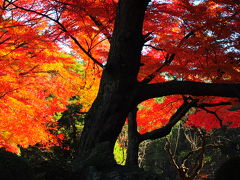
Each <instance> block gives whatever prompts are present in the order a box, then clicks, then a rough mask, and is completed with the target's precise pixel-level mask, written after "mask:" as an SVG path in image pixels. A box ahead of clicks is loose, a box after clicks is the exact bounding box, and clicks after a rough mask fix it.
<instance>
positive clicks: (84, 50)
mask: <svg viewBox="0 0 240 180" xmlns="http://www.w3.org/2000/svg"><path fill="white" fill-rule="evenodd" d="M7 2H8V3H9V4H11V5H13V6H14V7H16V8H18V9H21V10H24V11H27V12H32V13H35V14H38V15H40V16H42V17H45V18H47V19H49V20H51V21H53V22H55V23H56V24H57V25H59V26H60V28H61V30H62V31H63V32H65V33H67V34H68V35H69V37H70V38H71V39H72V40H73V41H74V43H75V44H76V45H77V46H78V47H79V48H80V49H81V50H82V51H83V52H84V53H85V54H86V55H87V56H88V57H89V58H90V59H91V60H92V61H93V62H94V63H96V64H97V65H99V66H100V67H101V68H103V65H102V64H101V63H100V62H99V61H98V60H96V59H95V58H94V57H93V56H92V55H91V53H90V52H88V51H87V50H86V49H85V48H84V47H83V46H82V45H81V44H80V42H79V41H78V40H77V39H76V38H75V37H74V36H73V35H71V34H69V32H68V30H67V29H66V27H65V26H64V25H63V24H62V23H60V22H59V20H57V19H54V18H52V17H50V16H48V15H47V14H43V13H40V12H37V11H35V10H32V9H26V8H24V7H21V6H18V5H16V4H14V3H13V2H10V1H8V0H7Z"/></svg>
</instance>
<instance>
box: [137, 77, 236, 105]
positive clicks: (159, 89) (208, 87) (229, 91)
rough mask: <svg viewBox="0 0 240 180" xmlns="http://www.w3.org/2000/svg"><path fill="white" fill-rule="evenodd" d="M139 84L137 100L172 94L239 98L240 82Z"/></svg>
mask: <svg viewBox="0 0 240 180" xmlns="http://www.w3.org/2000/svg"><path fill="white" fill-rule="evenodd" d="M139 86H140V87H139V88H138V92H137V93H138V102H142V101H144V100H147V99H150V98H155V97H162V96H168V95H174V94H181V95H184V94H188V95H193V96H219V97H235V98H236V97H237V98H240V84H218V83H203V82H193V81H168V82H163V83H154V84H141V85H139Z"/></svg>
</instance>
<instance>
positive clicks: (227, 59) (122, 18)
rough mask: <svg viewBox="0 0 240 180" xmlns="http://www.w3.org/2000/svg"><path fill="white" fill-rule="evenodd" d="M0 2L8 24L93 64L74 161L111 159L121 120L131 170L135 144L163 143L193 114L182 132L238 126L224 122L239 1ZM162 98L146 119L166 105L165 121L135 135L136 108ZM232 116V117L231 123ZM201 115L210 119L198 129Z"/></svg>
mask: <svg viewBox="0 0 240 180" xmlns="http://www.w3.org/2000/svg"><path fill="white" fill-rule="evenodd" d="M2 2H3V8H4V9H8V10H9V11H11V13H12V14H13V16H14V17H15V18H17V17H22V21H23V22H24V23H27V22H35V23H36V28H40V29H39V32H41V34H44V35H45V36H46V38H47V39H49V40H51V41H54V42H61V43H65V44H66V45H67V46H69V47H70V48H72V49H74V50H75V53H77V56H79V60H84V62H88V63H89V62H94V63H95V64H92V63H90V66H91V69H92V71H94V74H96V77H101V82H100V86H99V91H98V95H97V97H96V99H95V101H94V102H93V104H92V106H91V108H90V110H89V111H88V114H87V116H86V119H85V126H84V130H83V133H82V135H81V138H80V140H79V141H80V149H79V150H80V152H79V157H80V158H83V159H87V158H88V157H89V156H91V157H92V156H94V154H95V156H96V154H98V156H96V157H94V158H95V160H96V161H97V160H98V159H101V155H100V154H101V152H99V153H94V152H95V151H100V150H99V149H101V148H100V147H101V146H104V147H105V150H104V151H105V152H106V153H102V156H107V155H108V156H111V154H112V151H113V147H114V144H115V141H116V139H117V137H118V135H119V133H120V131H121V129H122V127H123V125H124V123H125V120H126V117H127V116H128V115H129V126H130V127H129V137H130V136H131V137H132V138H131V139H132V142H133V143H131V142H129V147H128V149H129V150H130V151H132V153H129V154H130V157H129V158H130V159H129V161H128V162H129V163H130V164H131V163H133V164H134V163H135V162H136V151H137V149H138V144H139V142H140V141H142V140H144V139H155V138H160V137H163V136H165V135H167V134H168V133H170V131H171V129H172V127H173V126H174V125H175V124H176V123H177V122H178V121H179V120H180V119H181V118H182V117H183V116H184V115H185V114H186V113H187V112H189V110H190V109H191V108H193V107H195V108H198V110H200V111H198V110H197V113H196V115H192V116H191V117H190V118H189V123H188V124H189V125H195V126H200V127H204V128H206V129H209V130H210V129H211V128H217V127H220V126H229V125H230V126H232V127H237V126H238V124H239V122H238V120H237V118H234V119H231V120H230V119H229V117H228V115H230V114H228V109H229V108H231V107H232V106H233V105H234V106H237V105H238V99H236V98H239V96H240V95H239V89H240V85H239V78H240V76H239V71H240V69H239V38H240V35H239V32H240V29H239V28H240V27H239V10H240V6H239V1H238V0H234V1H231V0H218V1H216V0H204V1H194V0H171V1H170V0H164V1H157V0H152V1H150V0H120V1H115V0H106V1H101V0H89V1H87V0H86V1H83V0H68V1H67V0H58V1H56V0H49V1H42V0H34V1H29V0H28V1H25V0H17V1H14V0H3V1H2ZM49 20H51V22H50V23H49ZM170 95H177V96H178V97H177V96H170ZM163 96H169V97H166V98H165V102H164V101H163V103H162V104H154V103H153V106H156V108H153V109H154V110H153V111H152V112H151V113H155V112H154V111H159V108H160V106H161V107H162V108H164V106H166V105H167V104H169V103H170V104H172V107H173V108H170V109H169V112H168V113H169V114H166V115H162V114H165V113H167V112H166V111H168V110H167V109H166V108H165V109H163V111H162V112H161V113H162V114H160V115H158V116H162V117H160V118H158V119H159V121H158V119H154V120H155V122H156V123H155V122H154V123H155V124H153V125H154V126H156V127H157V129H155V130H154V129H152V127H153V126H152V125H150V127H149V125H147V123H146V118H140V119H139V121H138V123H139V125H140V126H145V125H147V126H146V127H142V130H141V133H143V134H142V135H141V134H140V133H139V132H138V130H137V126H136V121H135V119H136V107H137V105H138V104H139V103H141V102H143V101H145V100H148V99H151V98H155V97H163ZM176 97H177V99H178V100H177V102H174V101H175V100H176ZM219 97H221V98H219ZM226 97H227V98H226ZM233 98H235V99H233ZM171 101H172V103H171ZM164 110H165V111H164ZM218 112H219V113H220V114H222V115H223V116H221V117H220V115H218ZM226 112H227V113H226ZM237 113H238V112H235V111H232V114H231V117H234V116H236V117H238V114H237ZM206 114H208V115H212V116H214V118H215V119H214V120H213V121H211V120H209V119H208V118H204V120H203V121H201V120H200V117H205V115H206ZM151 117H152V116H150V118H151ZM154 118H155V117H154ZM223 118H224V120H223ZM131 119H132V120H131ZM130 121H131V122H130ZM230 121H233V122H232V124H229V122H230ZM208 122H211V123H208ZM130 123H132V125H130ZM163 125H164V126H163ZM147 131H150V132H147ZM131 144H132V145H131ZM131 154H132V155H131ZM105 159H106V160H107V159H109V158H105ZM83 162H84V161H83Z"/></svg>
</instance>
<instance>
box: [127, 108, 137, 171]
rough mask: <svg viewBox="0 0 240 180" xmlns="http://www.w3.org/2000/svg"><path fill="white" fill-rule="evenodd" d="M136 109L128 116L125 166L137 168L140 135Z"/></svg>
mask: <svg viewBox="0 0 240 180" xmlns="http://www.w3.org/2000/svg"><path fill="white" fill-rule="evenodd" d="M137 111H138V109H137V108H135V109H134V110H132V111H131V112H130V113H129V114H128V149H127V159H126V165H127V166H135V167H138V149H139V144H140V143H141V140H140V134H139V133H138V131H137V121H136V116H137Z"/></svg>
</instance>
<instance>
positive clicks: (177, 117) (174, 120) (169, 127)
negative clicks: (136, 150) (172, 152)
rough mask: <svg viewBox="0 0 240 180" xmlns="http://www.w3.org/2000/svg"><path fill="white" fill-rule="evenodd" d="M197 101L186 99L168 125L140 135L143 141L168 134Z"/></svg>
mask: <svg viewBox="0 0 240 180" xmlns="http://www.w3.org/2000/svg"><path fill="white" fill-rule="evenodd" d="M196 103H197V100H195V99H194V100H191V102H188V101H187V100H185V102H184V103H183V104H182V105H181V106H180V107H179V108H178V110H177V111H176V112H175V114H173V115H172V117H171V118H170V120H169V122H168V123H167V125H165V126H163V127H162V128H159V129H156V130H153V131H151V132H147V133H145V134H142V135H140V139H141V141H144V140H147V139H157V138H161V137H164V136H166V135H168V134H169V133H170V132H171V130H172V128H173V127H174V125H175V124H177V122H179V121H180V120H181V118H182V117H183V116H185V114H186V113H187V112H188V111H189V109H191V108H192V107H194V106H196Z"/></svg>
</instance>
